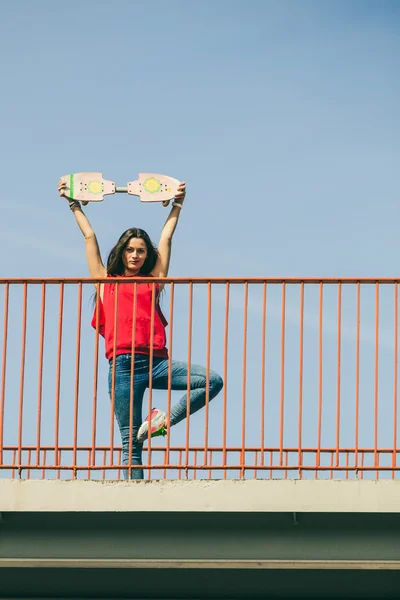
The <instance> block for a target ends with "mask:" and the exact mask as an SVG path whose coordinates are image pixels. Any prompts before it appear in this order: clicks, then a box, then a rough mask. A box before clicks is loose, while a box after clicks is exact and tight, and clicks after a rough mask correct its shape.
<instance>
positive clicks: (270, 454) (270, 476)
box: [269, 450, 273, 479]
mask: <svg viewBox="0 0 400 600" xmlns="http://www.w3.org/2000/svg"><path fill="white" fill-rule="evenodd" d="M269 465H270V467H272V466H273V452H272V450H270V453H269ZM269 478H270V479H272V469H270V471H269Z"/></svg>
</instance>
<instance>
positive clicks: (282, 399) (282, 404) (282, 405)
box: [279, 282, 286, 466]
mask: <svg viewBox="0 0 400 600" xmlns="http://www.w3.org/2000/svg"><path fill="white" fill-rule="evenodd" d="M285 313H286V283H285V282H283V283H282V315H281V318H282V322H281V384H280V388H281V389H280V417H279V419H280V423H279V466H282V457H283V431H284V415H285Z"/></svg>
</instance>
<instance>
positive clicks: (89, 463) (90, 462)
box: [87, 449, 93, 481]
mask: <svg viewBox="0 0 400 600" xmlns="http://www.w3.org/2000/svg"><path fill="white" fill-rule="evenodd" d="M92 464H93V459H92V451H91V449H90V450H88V472H87V478H88V480H89V481H90V480H91V478H92V471H91V469H90V465H92Z"/></svg>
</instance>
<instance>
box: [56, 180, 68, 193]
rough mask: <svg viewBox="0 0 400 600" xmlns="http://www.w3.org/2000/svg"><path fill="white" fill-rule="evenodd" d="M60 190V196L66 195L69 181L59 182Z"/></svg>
mask: <svg viewBox="0 0 400 600" xmlns="http://www.w3.org/2000/svg"><path fill="white" fill-rule="evenodd" d="M57 187H58V192H59V194H60V196H65V188H66V187H67V182H66V181H61V179H60V181H59V182H58V186H57Z"/></svg>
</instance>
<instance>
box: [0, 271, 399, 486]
mask: <svg viewBox="0 0 400 600" xmlns="http://www.w3.org/2000/svg"><path fill="white" fill-rule="evenodd" d="M113 281H114V282H118V281H120V282H122V281H123V282H124V283H126V282H127V280H126V279H121V280H118V279H114V280H113ZM131 281H132V282H135V280H134V279H132V280H131ZM137 281H138V280H136V285H137ZM140 281H141V282H143V281H146V280H145V279H143V278H141V279H140ZM149 281H151V282H153V283H155V281H156V280H154V279H151V280H149ZM399 281H400V280H398V279H372V278H362V279H355V278H352V279H350V278H342V279H333V278H305V279H302V278H283V279H282V278H281V279H280V278H248V279H246V278H241V279H239V278H211V279H207V278H169V279H166V280H163V282H164V283H165V292H164V293H163V296H162V299H161V303H162V308H163V312H164V313H165V314H166V316H167V319H168V321H169V329H168V330H167V339H168V347H169V351H170V358H169V360H170V361H171V360H174V359H177V360H184V361H187V362H189V363H191V362H193V363H199V364H203V365H204V366H205V367H206V373H207V378H208V377H209V373H210V369H211V368H212V369H213V370H215V371H217V372H218V373H220V375H221V376H222V377H223V379H224V388H223V390H222V391H221V392H220V394H219V395H218V396H217V397H216V398H215V399H213V400H212V401H211V402H210V401H209V397H208V396H207V401H206V406H205V408H204V410H202V411H199V412H198V413H196V414H194V415H192V416H190V417H189V416H188V418H187V419H186V420H185V421H183V422H182V423H180V424H179V425H177V426H176V427H174V428H171V429H170V430H169V431H168V434H167V436H166V438H165V439H161V440H160V439H159V438H157V439H153V440H149V441H148V444H147V445H145V448H144V471H145V477H148V478H153V479H156V478H157V479H158V478H178V479H180V478H310V477H312V478H346V479H348V478H356V477H359V478H363V477H364V478H393V479H394V478H397V477H398V473H399V470H400V465H399V461H398V453H399V452H400V449H399V448H398V442H397V421H398V411H397V398H398V393H397V385H398V334H399V320H398V311H399V298H398V283H399ZM99 283H100V280H92V279H57V280H56V279H0V288H1V289H0V293H1V297H0V298H1V299H0V312H2V313H3V318H2V323H3V327H2V330H0V344H1V345H0V350H1V351H2V354H1V373H0V378H1V379H0V477H3V478H4V477H5V478H16V477H20V478H43V479H44V478H46V479H50V478H61V479H66V478H67V479H71V478H79V479H82V478H85V479H86V478H89V479H99V478H103V479H104V478H112V479H115V478H121V477H122V466H121V445H120V438H119V432H118V428H117V427H116V424H115V419H114V414H113V413H114V406H113V405H114V394H112V397H111V401H110V398H109V396H108V388H107V374H108V364H107V361H106V359H105V358H104V345H103V340H102V339H101V337H99V333H98V331H95V330H94V329H93V328H91V327H90V320H91V317H92V313H93V308H94V305H93V292H94V291H95V287H94V286H97V287H98V286H99ZM154 290H155V287H154V286H153V293H155V291H154ZM96 302H97V303H98V302H99V300H98V296H97V300H94V303H96ZM133 311H135V307H133ZM152 319H154V314H153V315H152ZM133 341H134V340H133ZM150 355H151V356H150V360H152V350H151V351H150ZM131 375H132V378H134V372H132V374H131ZM114 377H115V374H114V375H113V378H114ZM151 384H152V382H151V380H150V389H149V390H148V397H147V400H145V403H144V407H145V408H144V412H147V410H150V408H151V407H152V406H153V405H156V406H159V407H160V408H163V409H164V410H167V411H168V412H169V410H170V408H171V404H172V403H173V402H174V401H175V400H176V399H178V397H179V395H180V394H179V393H178V392H175V391H172V390H171V381H170V380H169V389H168V390H167V391H165V392H160V391H159V390H155V389H152V385H151ZM189 386H190V381H189V384H188V389H189ZM132 402H133V398H132V394H131V406H132Z"/></svg>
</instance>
